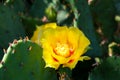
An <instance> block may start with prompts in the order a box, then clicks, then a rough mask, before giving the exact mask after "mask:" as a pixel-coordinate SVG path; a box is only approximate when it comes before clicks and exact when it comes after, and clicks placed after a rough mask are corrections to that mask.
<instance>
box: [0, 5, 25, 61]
mask: <svg viewBox="0 0 120 80" xmlns="http://www.w3.org/2000/svg"><path fill="white" fill-rule="evenodd" d="M24 36H25V31H24V28H23V25H22V22H21V21H20V18H19V17H18V15H17V14H16V13H15V11H14V10H13V9H12V8H9V7H8V6H6V5H2V4H0V50H2V49H3V48H5V49H7V47H8V44H9V43H10V42H11V41H13V40H14V39H18V38H20V37H24ZM2 53H3V52H2V51H0V60H1V58H2V56H3V54H2Z"/></svg>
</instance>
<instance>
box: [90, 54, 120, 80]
mask: <svg viewBox="0 0 120 80" xmlns="http://www.w3.org/2000/svg"><path fill="white" fill-rule="evenodd" d="M89 80H120V57H116V56H113V57H108V58H107V59H105V60H103V61H102V62H101V64H100V65H99V66H98V67H96V68H95V69H94V70H93V71H92V72H91V73H90V75H89Z"/></svg>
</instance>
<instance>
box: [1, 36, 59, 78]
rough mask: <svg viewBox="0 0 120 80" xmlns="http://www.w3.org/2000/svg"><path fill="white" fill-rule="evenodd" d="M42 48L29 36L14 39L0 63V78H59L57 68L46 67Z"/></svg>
mask: <svg viewBox="0 0 120 80" xmlns="http://www.w3.org/2000/svg"><path fill="white" fill-rule="evenodd" d="M44 65H45V63H44V61H43V59H42V49H41V47H40V46H38V45H37V44H35V43H32V42H31V41H29V40H28V39H27V38H26V39H23V40H18V41H17V40H14V41H13V43H11V44H10V46H9V48H8V49H7V51H6V53H5V54H4V57H3V59H2V61H1V64H0V80H9V79H10V80H48V79H49V80H57V78H56V77H57V76H56V73H55V70H53V69H50V68H44Z"/></svg>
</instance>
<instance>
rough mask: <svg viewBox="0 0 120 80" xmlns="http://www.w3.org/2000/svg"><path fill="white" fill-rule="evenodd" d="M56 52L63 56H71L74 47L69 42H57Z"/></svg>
mask: <svg viewBox="0 0 120 80" xmlns="http://www.w3.org/2000/svg"><path fill="white" fill-rule="evenodd" d="M54 52H55V54H57V55H59V56H63V57H69V56H70V55H71V54H72V53H73V49H72V48H69V45H68V44H61V43H57V44H56V47H55V48H54Z"/></svg>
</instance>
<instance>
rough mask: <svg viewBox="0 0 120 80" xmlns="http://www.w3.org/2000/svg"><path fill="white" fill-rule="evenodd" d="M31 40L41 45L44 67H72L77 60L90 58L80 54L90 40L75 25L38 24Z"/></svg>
mask: <svg viewBox="0 0 120 80" xmlns="http://www.w3.org/2000/svg"><path fill="white" fill-rule="evenodd" d="M31 40H32V41H34V42H36V43H38V44H39V45H41V46H42V48H43V59H44V61H45V63H46V66H45V67H52V68H55V69H58V68H59V66H60V65H62V66H63V67H69V68H70V69H73V68H74V67H75V65H76V64H77V62H78V61H79V60H80V61H83V59H85V60H88V59H90V57H88V56H82V55H83V54H84V52H85V51H86V48H87V47H88V45H89V44H90V41H89V40H88V39H87V37H86V36H85V35H84V34H83V32H82V31H80V30H79V29H78V28H75V27H69V28H68V27H67V26H57V25H56V23H48V24H46V25H43V26H39V27H38V28H37V30H36V31H35V32H34V35H33V37H32V38H31Z"/></svg>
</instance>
